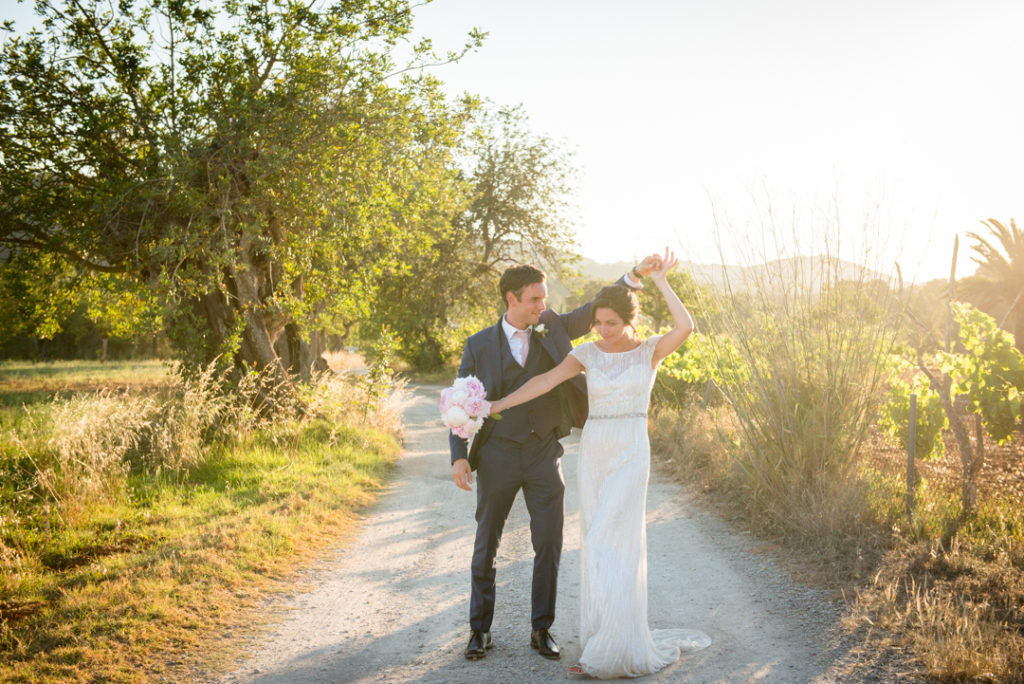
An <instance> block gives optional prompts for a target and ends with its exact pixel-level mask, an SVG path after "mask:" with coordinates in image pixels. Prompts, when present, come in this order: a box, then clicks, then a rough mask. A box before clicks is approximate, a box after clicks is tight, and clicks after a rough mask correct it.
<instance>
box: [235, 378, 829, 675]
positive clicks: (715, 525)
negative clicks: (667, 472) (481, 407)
mask: <svg viewBox="0 0 1024 684" xmlns="http://www.w3.org/2000/svg"><path fill="white" fill-rule="evenodd" d="M440 389H441V388H440V387H418V388H416V389H415V397H414V401H413V402H412V404H411V405H410V406H409V407H408V409H407V411H406V426H407V451H406V452H405V454H404V456H403V458H402V459H401V462H400V465H399V472H398V474H397V476H396V478H395V480H394V482H393V484H392V485H391V487H390V489H389V491H388V492H387V493H386V494H384V495H383V496H382V498H381V500H380V501H379V502H378V503H377V504H376V505H375V506H374V507H373V508H372V509H371V511H370V512H369V513H367V516H366V520H365V522H364V525H363V528H362V531H361V533H360V534H359V536H358V538H357V539H356V540H355V542H354V543H353V544H351V545H350V546H348V547H347V548H346V549H344V550H343V551H340V552H338V553H337V555H336V557H335V558H332V559H329V560H328V561H327V562H325V563H323V564H321V565H320V566H319V567H318V568H316V569H315V570H312V571H310V572H309V573H308V574H307V576H306V578H305V579H306V580H307V582H306V586H308V587H311V589H310V590H309V591H306V592H303V593H297V594H296V595H294V596H292V597H290V598H288V599H286V600H283V601H280V602H279V603H278V604H276V605H274V606H273V607H271V608H270V610H273V611H275V614H274V616H273V620H272V623H273V624H274V627H273V628H272V629H271V630H270V631H269V632H267V633H265V634H263V635H261V637H260V638H259V639H258V640H256V641H254V643H253V644H252V648H251V652H250V653H248V654H247V656H246V658H245V659H244V660H243V661H240V662H239V665H238V668H237V670H236V671H235V672H233V673H232V674H230V675H227V676H226V677H223V678H222V679H221V680H220V681H221V682H224V683H225V684H226V683H228V682H230V683H237V682H251V683H254V684H256V683H258V684H270V683H271V682H273V683H281V684H285V683H287V684H295V683H299V682H446V683H450V682H456V683H457V682H466V683H469V682H488V683H490V684H500V683H504V682H510V683H512V682H515V683H517V684H518V683H521V682H550V681H561V680H566V679H568V676H567V674H566V668H567V666H568V665H570V664H572V663H574V662H575V659H576V657H577V656H578V655H579V651H580V648H579V639H578V636H577V634H576V631H577V625H578V620H579V613H578V606H577V604H578V601H579V574H580V568H579V529H578V526H579V520H578V502H577V496H576V460H577V453H576V441H577V440H576V437H575V435H574V436H572V437H570V438H568V439H566V440H565V441H564V444H565V447H566V453H565V456H564V457H563V468H564V473H565V480H566V523H565V550H564V552H563V554H562V566H561V570H560V581H559V597H558V616H557V618H556V620H555V624H554V625H553V627H552V634H554V635H555V637H556V638H557V639H558V640H559V642H560V644H561V646H562V650H563V657H562V660H561V661H548V660H544V659H543V658H541V657H539V656H538V655H537V654H536V652H535V651H533V650H532V649H531V648H530V646H529V636H530V623H529V615H530V605H529V603H530V576H531V568H532V562H533V551H532V548H531V545H530V536H529V518H528V516H527V514H526V508H525V506H524V505H523V503H522V497H519V499H518V500H517V501H516V505H515V507H514V508H513V510H512V514H511V517H510V518H509V521H508V524H507V526H506V528H505V534H504V536H503V539H502V543H501V548H500V550H499V556H498V595H497V606H496V610H495V621H494V626H493V628H492V636H493V638H494V642H495V647H494V649H493V650H492V651H489V653H488V655H487V657H486V658H484V659H483V660H480V661H474V662H469V661H466V660H465V659H464V658H463V656H462V649H463V648H464V646H465V642H466V640H467V638H468V636H469V627H468V624H467V621H468V612H469V563H470V555H471V553H472V547H473V534H474V529H475V523H474V520H473V510H474V505H475V500H476V496H475V494H470V493H468V492H465V491H462V490H460V489H457V488H456V487H455V485H454V484H453V483H452V480H451V475H450V468H449V466H448V463H449V459H448V446H447V437H446V431H445V430H444V428H443V426H442V425H441V423H440V420H439V419H438V414H437V408H436V407H437V399H438V394H439V392H440ZM647 511H648V512H647V522H648V582H649V603H650V624H651V627H653V628H660V627H692V628H696V629H701V630H703V631H705V632H706V633H708V634H709V635H710V636H711V638H712V639H713V640H714V642H713V643H712V645H711V646H710V647H709V648H707V649H705V650H703V651H700V652H698V653H696V654H692V655H688V656H684V657H683V658H682V660H680V661H679V662H678V663H676V664H674V665H672V666H670V667H668V668H666V669H665V670H663V671H661V672H659V673H657V674H655V675H651V676H649V677H646V678H644V679H643V681H650V682H752V681H754V682H800V683H805V682H834V681H840V678H837V676H836V675H835V674H834V673H833V672H834V670H833V667H832V666H833V663H834V662H835V661H836V659H837V658H838V657H839V655H840V654H839V653H838V651H839V650H841V649H838V648H837V647H835V645H834V644H835V643H836V642H834V640H833V639H832V638H831V634H832V627H833V625H834V624H835V622H836V620H837V619H838V616H839V609H840V607H839V606H837V605H835V604H834V603H833V602H832V601H830V600H829V599H828V597H827V596H826V595H825V594H824V593H823V592H821V591H819V590H814V589H808V588H806V587H802V586H799V585H796V584H794V583H793V582H792V581H791V580H789V579H788V578H787V576H786V575H785V573H783V572H782V571H781V570H779V569H778V568H777V567H775V566H774V565H773V563H772V562H771V561H770V560H769V559H768V558H767V557H764V556H761V555H758V554H756V553H752V552H751V549H752V547H754V546H755V543H754V542H753V541H752V540H749V539H748V538H747V537H745V536H744V535H742V534H738V533H736V532H734V531H731V530H730V529H729V528H728V527H727V526H726V525H724V524H723V523H721V522H720V521H719V520H717V519H716V518H714V517H712V516H710V515H709V514H707V513H706V512H703V511H702V510H701V509H700V507H699V506H697V505H696V504H695V502H693V501H692V500H691V498H690V497H689V496H688V495H687V494H686V493H685V492H684V491H683V490H682V489H681V488H680V487H679V486H678V485H676V484H674V483H672V482H667V481H665V480H664V479H663V478H660V477H659V476H658V475H657V474H656V473H655V474H653V475H652V478H651V485H650V492H649V496H648V502H647Z"/></svg>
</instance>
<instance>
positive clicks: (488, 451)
mask: <svg viewBox="0 0 1024 684" xmlns="http://www.w3.org/2000/svg"><path fill="white" fill-rule="evenodd" d="M657 259H658V256H657V255H652V256H649V257H647V258H645V259H644V260H643V261H642V262H640V264H638V265H637V266H634V267H633V268H632V269H630V271H629V273H627V274H626V275H624V276H623V277H622V278H620V279H619V280H618V281H617V284H620V285H625V286H627V287H631V288H633V289H639V288H640V287H641V285H640V281H641V280H642V279H643V278H644V277H646V276H647V275H648V274H649V273H650V272H651V270H652V269H653V266H654V264H655V263H656V261H657ZM545 280H546V278H545V275H544V272H543V271H541V270H540V269H538V268H535V267H533V266H528V265H523V266H513V267H511V268H509V269H507V270H506V271H505V272H504V273H503V274H502V276H501V281H500V283H499V287H500V289H501V297H502V300H504V302H505V305H506V307H507V310H506V312H505V314H504V315H503V316H502V317H501V319H500V320H499V321H498V322H497V323H496V324H495V325H493V326H490V327H487V328H485V329H483V330H481V331H480V332H478V333H476V334H474V335H472V336H471V337H470V338H469V339H468V340H466V348H465V351H464V352H463V355H462V363H461V365H460V366H459V377H464V376H467V375H474V376H476V377H477V378H479V379H480V381H481V382H482V383H483V385H484V387H485V388H486V390H487V399H488V401H494V400H496V399H499V398H501V397H504V396H507V395H508V394H510V393H511V392H512V391H514V390H516V389H517V388H519V387H520V386H522V385H523V384H524V383H525V382H526V381H527V380H529V379H530V378H532V377H534V376H536V375H540V374H541V373H544V372H545V371H548V370H550V369H551V368H554V367H555V366H557V365H558V364H559V363H561V362H562V360H563V359H564V358H565V357H566V356H567V355H568V353H569V350H571V349H572V340H575V339H577V338H579V337H582V336H583V335H585V334H586V333H587V331H589V330H590V326H591V310H590V304H589V303H587V304H584V305H583V306H581V307H579V308H578V309H576V310H575V311H572V312H570V313H567V314H559V313H556V312H555V311H552V310H551V309H548V308H547V306H546V300H547V294H548V290H547V284H546V282H545ZM586 407H587V388H586V381H585V379H584V376H583V375H578V376H576V377H574V378H573V379H572V380H571V381H569V382H567V383H565V384H563V385H562V386H560V387H558V388H556V389H555V390H553V391H551V392H549V393H548V394H545V395H542V396H540V397H537V398H536V399H534V400H532V401H529V402H527V403H525V404H522V405H520V406H516V407H513V408H511V409H509V410H508V411H505V412H504V413H502V418H501V420H498V421H495V420H490V419H488V420H486V421H484V424H483V426H482V427H481V428H480V431H479V432H478V433H477V435H476V436H475V437H474V439H473V444H472V447H470V446H469V445H468V444H467V442H466V440H465V439H462V438H461V437H458V436H456V435H454V434H452V435H450V437H449V445H450V447H451V458H452V477H453V478H454V480H455V484H456V485H457V486H458V487H460V488H462V489H465V490H468V491H472V488H471V485H472V482H473V475H472V471H474V470H475V471H476V473H477V507H476V521H477V530H476V543H475V545H474V548H473V562H472V593H471V596H470V608H469V624H470V629H471V633H470V639H469V644H468V645H467V647H466V650H465V655H466V658H469V659H470V660H475V659H478V658H483V657H484V656H485V655H486V649H488V648H491V646H492V643H491V635H490V630H491V621H492V620H493V617H494V599H495V568H494V558H495V555H496V554H497V551H498V542H499V541H500V540H501V532H502V530H503V529H504V526H505V520H506V519H507V518H508V513H509V511H510V510H511V508H512V503H513V501H514V500H515V497H516V494H517V493H518V492H519V490H520V489H522V490H523V498H524V499H525V501H526V507H527V509H528V510H529V513H530V534H531V538H532V541H533V549H534V554H535V555H534V561H533V593H532V601H531V604H532V610H531V612H532V615H531V616H530V621H531V625H532V628H533V629H532V632H531V635H530V645H531V646H533V648H535V649H537V651H538V652H539V653H540V655H542V656H544V657H545V658H552V659H554V658H558V657H560V655H561V653H560V651H559V648H558V644H557V643H556V642H555V640H554V638H553V637H552V636H551V634H550V632H549V631H548V630H549V629H550V627H551V624H552V622H554V619H555V595H556V593H557V586H558V563H559V559H560V557H561V553H562V522H563V518H564V513H565V510H564V509H565V501H564V493H565V480H564V479H563V477H562V466H561V461H560V460H559V458H560V457H561V455H562V445H561V444H559V443H558V440H559V439H560V438H562V437H564V436H566V435H567V434H569V430H570V428H571V427H572V425H576V426H577V427H582V426H583V421H584V420H586Z"/></svg>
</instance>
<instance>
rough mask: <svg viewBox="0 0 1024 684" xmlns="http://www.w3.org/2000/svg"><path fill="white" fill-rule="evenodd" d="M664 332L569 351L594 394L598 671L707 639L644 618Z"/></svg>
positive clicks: (591, 635)
mask: <svg viewBox="0 0 1024 684" xmlns="http://www.w3.org/2000/svg"><path fill="white" fill-rule="evenodd" d="M659 339H661V338H660V336H658V337H652V338H649V339H647V340H644V341H643V342H642V343H641V344H640V346H639V347H637V348H636V349H632V350H630V351H625V352H616V353H609V352H603V351H601V350H600V349H598V348H597V346H596V345H595V344H594V343H593V342H587V343H584V344H581V345H580V346H579V347H576V348H575V349H573V350H572V352H571V353H572V355H573V356H575V357H576V359H577V360H579V362H580V363H581V364H583V367H584V368H585V369H586V373H587V389H588V394H589V398H590V416H589V417H588V419H587V423H586V426H585V427H584V428H583V435H582V437H581V438H580V445H579V454H580V455H579V466H578V476H579V477H578V482H579V496H580V524H581V530H580V538H581V543H580V544H581V548H580V556H581V561H582V562H581V566H582V571H583V581H582V596H581V600H582V605H581V609H580V643H581V645H582V648H583V653H582V655H581V656H580V665H581V666H582V667H583V670H584V671H585V672H586V673H587V674H589V675H591V676H593V677H599V678H601V679H610V678H614V677H638V676H640V675H645V674H650V673H652V672H656V671H658V670H660V669H661V668H663V667H665V666H666V665H669V664H671V663H673V662H675V661H676V660H678V659H679V656H680V653H681V652H683V651H696V650H699V649H702V648H706V647H707V646H708V645H710V644H711V639H710V638H709V637H708V636H707V635H706V634H704V633H703V632H700V631H696V630H687V629H656V630H653V631H652V630H650V629H649V628H648V626H647V527H646V523H645V520H644V515H645V509H646V502H647V480H648V476H649V474H650V453H651V450H650V442H649V441H648V438H647V404H648V401H649V399H650V393H651V388H652V387H653V385H654V376H655V373H656V369H653V368H652V367H651V361H652V360H653V357H654V347H655V345H656V344H657V343H658V340H659ZM680 589H682V582H680Z"/></svg>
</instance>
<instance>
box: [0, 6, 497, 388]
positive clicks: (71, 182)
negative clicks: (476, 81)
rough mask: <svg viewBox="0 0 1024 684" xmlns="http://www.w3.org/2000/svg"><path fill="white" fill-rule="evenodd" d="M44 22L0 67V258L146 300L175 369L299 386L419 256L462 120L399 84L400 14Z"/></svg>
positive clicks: (185, 13) (82, 15) (425, 56)
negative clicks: (56, 263)
mask: <svg viewBox="0 0 1024 684" xmlns="http://www.w3.org/2000/svg"><path fill="white" fill-rule="evenodd" d="M37 8H38V11H39V12H40V14H41V15H42V17H43V23H42V28H41V29H40V30H37V31H33V32H32V33H29V34H27V35H23V36H15V37H12V38H11V39H10V40H8V41H7V43H6V44H5V46H4V49H3V53H2V54H0V116H2V118H0V173H2V177H3V179H4V182H3V184H2V185H0V245H7V246H8V248H9V249H17V250H22V251H24V252H26V253H27V252H40V253H47V254H51V255H54V256H56V257H59V258H60V259H61V260H62V261H63V262H64V263H65V264H67V265H69V266H70V267H72V268H74V269H76V270H78V271H79V272H96V273H106V274H111V275H113V276H116V277H117V278H120V279H123V281H124V283H130V284H131V286H133V287H141V288H144V289H145V290H146V291H147V292H148V293H149V294H150V295H151V296H153V297H154V298H155V299H156V300H157V301H159V302H160V304H161V306H162V311H163V315H164V318H165V325H166V329H167V332H168V335H169V338H170V340H171V342H172V344H173V345H174V347H175V348H176V350H177V353H178V354H179V355H180V356H181V358H182V359H183V361H184V362H185V364H184V365H185V367H186V368H192V369H195V368H198V367H200V366H201V365H202V364H205V363H207V362H209V361H210V360H212V359H214V358H217V357H220V358H228V359H230V360H232V361H233V362H234V363H235V365H237V366H239V367H255V368H257V369H260V370H265V371H267V372H269V373H270V374H272V376H273V377H275V378H277V379H279V380H280V381H281V382H282V383H284V384H288V383H290V382H291V379H292V378H293V377H308V375H309V373H310V372H311V371H312V369H314V367H315V366H316V364H317V363H318V361H317V360H318V359H319V353H320V351H321V349H322V346H323V334H324V333H330V332H334V331H340V330H343V329H345V326H346V325H349V324H350V323H351V322H352V321H353V320H356V319H359V318H361V317H365V316H366V315H367V314H368V313H369V312H370V310H371V309H372V308H373V303H374V298H375V296H376V295H377V291H378V288H379V286H380V283H381V282H382V281H383V280H385V279H386V278H387V277H389V275H390V274H393V273H399V272H401V271H402V269H403V268H404V265H403V262H402V259H403V258H404V257H406V256H407V255H409V254H422V253H426V252H429V251H430V250H431V249H432V247H433V244H432V241H433V239H434V237H433V236H432V235H430V234H429V233H425V232H424V231H421V230H420V229H419V228H420V218H421V217H422V216H425V215H430V214H431V212H433V211H435V209H436V207H439V206H448V205H450V204H451V197H452V194H453V192H454V191H455V190H454V189H455V188H456V186H457V185H458V178H457V173H456V171H455V169H454V167H453V164H452V154H453V150H454V149H455V147H456V146H457V144H458V137H459V135H460V133H461V131H462V130H463V125H464V122H465V119H466V116H467V115H468V109H467V107H464V106H461V105H460V106H452V105H450V104H449V103H448V102H447V100H446V98H445V97H444V95H443V93H442V92H441V90H440V87H439V83H438V82H437V81H436V80H435V79H433V78H430V77H429V76H425V75H423V74H422V73H421V72H412V71H410V72H408V73H405V74H404V75H402V76H401V77H400V79H399V76H398V74H399V72H401V71H403V70H402V69H399V68H398V67H396V65H395V64H394V63H393V62H392V60H391V58H390V56H389V50H390V49H391V48H392V47H393V46H394V45H395V44H396V43H397V42H398V41H399V40H403V39H404V38H405V36H406V35H407V34H408V33H409V31H410V30H411V21H412V9H411V7H410V5H409V3H408V2H406V1H405V0H348V1H346V2H339V3H337V4H333V5H330V6H326V7H324V8H322V9H317V8H314V7H313V6H312V5H310V4H309V3H306V2H298V1H296V0H268V1H267V2H263V3H240V2H237V1H235V0H229V1H228V2H225V3H224V4H223V5H222V7H221V9H220V10H212V9H209V3H206V2H203V1H202V0H122V1H121V2H119V3H117V4H110V3H107V2H101V1H100V0H69V2H68V3H67V4H66V5H64V6H57V5H56V4H55V3H53V2H51V1H50V0H40V1H39V2H38V3H37ZM481 38H482V36H481V35H480V34H477V33H473V34H471V36H470V40H469V42H468V43H467V49H469V48H471V47H473V46H475V45H477V44H479V41H480V39H481ZM457 57H458V55H448V56H447V57H446V58H445V59H456V58H457ZM431 59H435V56H434V55H433V53H432V52H431V50H430V48H429V44H427V43H424V44H421V45H419V46H417V48H416V50H415V58H414V64H413V65H412V66H422V65H423V64H424V63H425V62H426V61H428V60H431ZM415 73H419V74H420V75H418V76H416V75H413V74H415ZM108 284H109V283H108ZM125 287H128V286H127V285H126V286H125Z"/></svg>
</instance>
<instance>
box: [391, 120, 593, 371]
mask: <svg viewBox="0 0 1024 684" xmlns="http://www.w3.org/2000/svg"><path fill="white" fill-rule="evenodd" d="M472 114H473V116H472V118H471V119H469V120H468V122H467V127H466V134H465V136H464V137H463V139H462V140H461V142H460V148H459V152H460V155H459V164H460V173H459V176H460V180H459V182H458V183H453V184H452V189H451V191H450V193H449V195H450V196H451V198H452V199H451V200H450V201H449V204H448V205H447V207H438V208H436V209H435V210H434V211H433V212H431V213H426V212H424V213H423V214H422V215H421V221H420V223H419V224H418V225H417V230H418V231H419V232H420V234H421V236H422V239H423V247H422V248H421V249H418V250H415V251H407V252H404V253H403V268H402V269H396V270H395V271H394V272H392V273H390V274H389V275H388V277H387V278H385V279H383V280H382V281H381V282H380V283H379V289H378V291H377V301H378V304H377V308H376V311H375V312H374V314H373V316H372V321H373V323H374V324H375V325H380V324H388V325H390V326H391V327H392V329H393V330H394V331H395V333H396V334H397V335H398V337H399V338H400V343H399V353H400V355H401V356H402V358H403V359H404V360H405V361H406V362H408V363H409V364H410V365H412V366H414V367H415V368H417V369H419V370H428V371H429V370H437V369H439V368H441V367H443V366H444V365H445V364H449V363H450V362H451V361H452V360H453V359H454V358H457V356H458V354H459V353H460V352H461V351H462V345H463V343H464V341H465V339H466V336H467V335H468V334H470V333H472V332H475V331H476V330H479V329H480V328H481V327H482V326H484V325H486V324H488V323H492V322H493V321H494V320H495V319H496V318H497V316H498V308H496V304H497V303H498V302H499V297H498V288H497V282H498V278H499V276H500V274H501V271H502V270H504V268H505V267H506V266H508V265H510V264H512V263H520V262H523V261H532V262H533V263H535V264H537V265H538V266H540V267H542V268H544V269H545V270H547V271H548V272H549V273H551V274H552V275H555V276H559V275H562V274H564V273H565V270H566V268H567V267H568V266H570V265H571V264H572V262H573V260H574V259H575V258H576V254H575V251H574V245H573V242H572V231H571V224H570V222H569V220H568V218H567V216H566V215H565V208H566V198H567V196H568V194H569V192H570V191H571V188H570V179H571V176H572V173H573V170H572V167H571V164H570V160H569V157H568V155H566V154H565V153H564V152H563V151H562V149H561V148H560V147H559V146H558V145H557V144H556V143H554V142H553V141H552V140H550V139H549V138H546V137H544V136H540V135H535V134H532V133H531V132H530V130H529V127H528V124H529V121H528V119H527V116H526V114H525V113H524V112H523V110H522V109H521V108H518V107H516V108H496V107H493V106H491V105H489V104H488V105H487V106H483V107H480V108H479V109H474V110H473V111H472ZM457 200H458V201H462V202H464V204H461V205H460V204H458V203H457ZM442 209H446V211H444V210H442ZM502 310H503V309H502Z"/></svg>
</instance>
